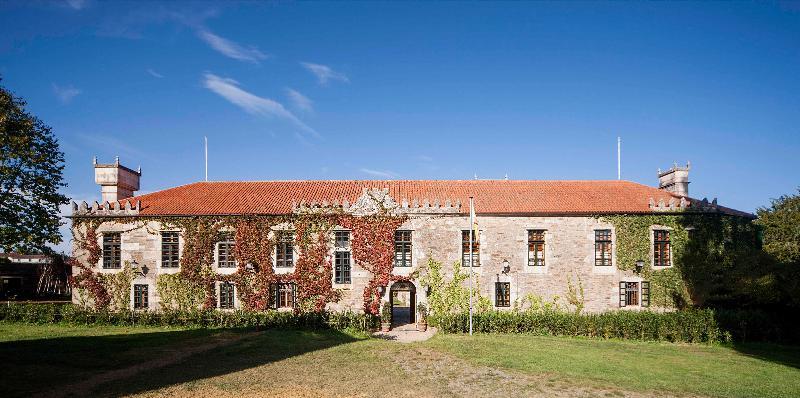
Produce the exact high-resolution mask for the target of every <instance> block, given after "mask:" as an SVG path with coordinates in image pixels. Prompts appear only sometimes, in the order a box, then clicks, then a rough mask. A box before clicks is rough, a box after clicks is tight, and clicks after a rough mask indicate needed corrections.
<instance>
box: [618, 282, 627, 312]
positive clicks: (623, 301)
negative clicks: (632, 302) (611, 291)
mask: <svg viewBox="0 0 800 398" xmlns="http://www.w3.org/2000/svg"><path fill="white" fill-rule="evenodd" d="M626 304H627V300H626V299H625V282H620V283H619V306H620V307H625V306H626Z"/></svg>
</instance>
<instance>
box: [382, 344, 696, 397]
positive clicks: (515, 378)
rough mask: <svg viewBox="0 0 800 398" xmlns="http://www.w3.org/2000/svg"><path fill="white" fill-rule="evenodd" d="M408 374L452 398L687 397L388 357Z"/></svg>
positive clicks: (421, 353)
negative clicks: (489, 397)
mask: <svg viewBox="0 0 800 398" xmlns="http://www.w3.org/2000/svg"><path fill="white" fill-rule="evenodd" d="M386 359H387V360H388V361H392V362H394V363H395V364H397V365H398V366H400V368H402V369H403V370H404V371H405V372H406V373H408V374H410V375H415V376H416V377H420V378H422V379H423V380H424V381H425V382H427V383H426V384H432V385H440V386H442V389H441V396H452V397H481V396H492V397H515V398H516V397H520V396H525V397H642V398H651V397H652V398H655V397H687V395H669V394H665V393H663V392H657V393H656V392H640V391H633V392H632V391H625V390H620V389H617V388H613V387H610V388H601V387H594V386H585V385H576V384H574V383H570V382H569V381H566V380H563V379H562V378H559V377H555V376H551V375H548V374H541V375H531V374H525V373H521V372H515V371H506V370H502V369H497V368H492V367H488V366H481V365H476V364H472V363H468V362H467V361H465V360H463V359H460V358H457V357H454V356H452V355H449V354H446V353H442V352H439V351H435V350H433V349H430V348H426V347H419V346H415V347H409V348H408V349H405V350H404V351H402V352H399V353H397V352H395V353H392V354H390V355H388V356H387V358H386Z"/></svg>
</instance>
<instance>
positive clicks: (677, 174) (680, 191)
mask: <svg viewBox="0 0 800 398" xmlns="http://www.w3.org/2000/svg"><path fill="white" fill-rule="evenodd" d="M690 167H691V163H689V162H686V167H680V166H678V164H677V163H674V164H673V165H672V168H670V169H669V170H667V171H661V169H658V188H659V189H663V190H665V191H668V192H672V193H674V194H676V195H680V196H689V168H690Z"/></svg>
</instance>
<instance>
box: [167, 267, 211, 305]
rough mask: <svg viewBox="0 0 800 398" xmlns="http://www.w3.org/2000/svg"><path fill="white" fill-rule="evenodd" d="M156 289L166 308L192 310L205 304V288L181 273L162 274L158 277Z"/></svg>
mask: <svg viewBox="0 0 800 398" xmlns="http://www.w3.org/2000/svg"><path fill="white" fill-rule="evenodd" d="M156 291H158V295H159V297H161V305H162V306H163V307H164V308H165V309H172V310H178V311H191V310H194V309H197V308H198V307H200V306H201V305H202V304H203V301H204V300H205V296H206V290H205V288H204V287H203V286H202V285H201V284H199V283H197V282H195V281H193V280H190V279H186V278H184V277H182V276H181V274H178V273H175V274H161V275H159V276H158V278H157V279H156Z"/></svg>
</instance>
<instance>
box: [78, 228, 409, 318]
mask: <svg viewBox="0 0 800 398" xmlns="http://www.w3.org/2000/svg"><path fill="white" fill-rule="evenodd" d="M405 220H406V217H404V216H393V215H388V214H381V215H371V216H351V215H343V214H300V215H294V216H250V217H234V216H227V217H186V218H167V217H164V218H160V217H148V218H144V217H143V218H140V219H138V220H137V221H140V222H142V223H141V224H142V225H145V224H146V221H157V222H160V223H161V224H162V225H165V226H171V227H177V228H179V229H181V230H182V231H183V242H184V244H183V251H182V254H181V259H180V264H181V270H180V275H181V278H184V279H186V280H188V281H191V282H194V283H197V284H199V285H200V286H202V287H203V288H204V289H205V292H206V294H205V301H204V308H214V307H215V306H216V297H215V289H214V282H215V281H230V282H234V283H236V286H237V292H238V295H239V299H240V301H241V302H242V305H243V307H244V308H245V309H246V310H252V311H263V310H266V309H267V308H269V304H270V300H271V299H272V297H270V285H271V284H273V283H276V282H290V281H293V282H295V283H296V285H297V300H298V302H299V303H300V306H299V308H298V310H299V311H322V310H324V309H325V306H326V304H327V303H330V302H336V301H338V300H339V299H340V297H341V292H339V291H337V290H335V289H333V285H332V280H333V265H332V259H331V256H330V249H331V243H332V242H331V231H332V230H333V228H334V227H335V226H336V225H340V226H342V227H344V228H347V229H349V230H350V231H351V250H352V253H353V259H354V260H355V261H356V263H357V264H358V265H359V266H361V267H362V268H364V269H365V270H367V271H369V272H370V273H371V274H372V277H371V278H370V280H369V282H368V283H367V286H366V288H365V289H364V310H365V311H366V312H367V313H370V314H374V315H377V314H378V312H379V309H380V304H381V303H380V301H381V296H380V294H379V289H380V288H382V287H387V286H388V285H389V283H390V282H392V281H399V280H410V279H412V277H409V276H398V275H392V269H393V266H394V232H395V231H396V230H397V228H398V227H399V226H400V225H401V224H402V223H403V222H404V221H405ZM104 221H110V222H116V220H111V219H102V218H97V219H83V220H76V221H75V222H76V223H85V225H86V226H87V227H86V232H85V236H84V237H83V239H79V238H78V237H76V239H75V240H76V242H78V243H77V244H78V247H79V248H80V249H82V250H83V251H84V252H86V253H87V261H86V263H85V264H82V263H80V262H79V261H75V262H74V264H75V266H76V267H78V268H80V269H81V271H80V273H79V274H78V275H75V277H73V278H72V279H71V283H72V285H73V286H75V287H79V288H83V289H86V291H88V292H89V294H90V295H91V296H92V298H93V300H94V303H95V306H96V307H97V308H107V307H108V305H109V304H110V301H111V297H110V295H109V294H108V290H107V289H106V287H105V286H104V285H103V283H102V281H101V279H100V278H98V274H97V273H96V272H94V271H93V267H94V266H95V264H97V262H98V261H99V260H100V257H101V250H100V247H99V245H98V243H97V232H96V229H97V227H98V226H99V225H100V224H101V223H102V222H104ZM284 222H288V223H292V224H293V225H294V228H295V233H296V235H295V239H296V240H295V244H296V247H297V249H298V251H299V255H298V256H297V258H296V261H295V271H294V273H293V274H285V275H278V274H275V272H274V270H273V267H272V264H273V257H272V256H273V255H274V253H275V250H274V248H275V243H276V239H277V234H275V233H273V230H274V227H275V226H276V225H278V224H280V223H284ZM76 229H77V228H76ZM226 229H235V231H236V232H235V242H236V246H235V249H234V256H235V258H236V260H237V263H238V269H237V271H236V272H235V273H233V274H230V275H221V274H217V273H215V272H214V270H213V264H214V246H215V245H216V243H217V242H218V241H220V240H221V239H222V238H223V237H224V234H225V232H224V231H225V230H226Z"/></svg>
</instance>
